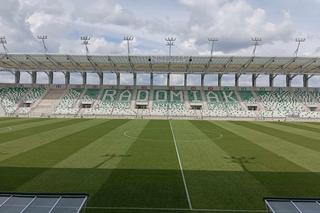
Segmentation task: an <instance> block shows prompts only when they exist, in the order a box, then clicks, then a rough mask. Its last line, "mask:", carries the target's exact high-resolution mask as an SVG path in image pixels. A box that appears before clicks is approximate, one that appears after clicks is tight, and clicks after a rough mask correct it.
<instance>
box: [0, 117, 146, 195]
mask: <svg viewBox="0 0 320 213" xmlns="http://www.w3.org/2000/svg"><path fill="white" fill-rule="evenodd" d="M93 121H97V120H96V119H95V120H93ZM111 122H112V121H111ZM147 122H148V121H145V120H130V121H128V122H127V123H125V124H124V125H122V126H119V127H118V128H116V129H114V130H112V131H111V132H109V133H108V134H106V135H104V136H102V137H101V138H99V139H98V140H96V141H94V142H93V143H91V144H89V145H88V146H86V147H84V148H82V149H81V150H79V151H78V152H76V153H74V154H73V155H71V156H70V157H68V158H66V159H65V160H63V161H60V162H59V163H58V164H56V165H55V166H54V167H53V168H51V169H49V170H46V171H45V172H43V173H41V174H40V175H38V176H37V177H35V178H33V179H32V180H30V181H28V182H27V183H26V184H24V185H23V186H21V187H19V191H30V190H31V191H32V190H33V189H34V188H35V187H37V188H41V189H42V190H44V191H50V192H86V193H88V194H89V195H90V197H89V198H91V197H92V195H93V194H95V193H96V192H97V191H98V190H99V189H100V188H101V185H102V184H104V183H105V182H106V181H107V179H108V177H109V175H110V174H111V172H112V168H116V166H117V164H118V163H119V161H120V160H121V159H122V158H127V157H128V156H126V152H127V150H128V149H129V147H130V146H131V144H132V143H133V142H134V141H135V138H132V137H130V138H129V137H127V136H125V135H123V132H125V131H128V130H129V132H130V133H131V134H135V133H136V134H139V133H140V132H141V131H142V130H143V129H144V127H145V125H146V124H147ZM66 168H67V169H66ZM84 168H86V169H84ZM48 180H51V181H50V184H48V183H47V182H48ZM0 181H1V180H0Z"/></svg>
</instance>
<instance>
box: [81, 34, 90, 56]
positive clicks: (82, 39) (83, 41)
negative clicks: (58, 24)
mask: <svg viewBox="0 0 320 213" xmlns="http://www.w3.org/2000/svg"><path fill="white" fill-rule="evenodd" d="M80 39H81V41H82V44H83V45H84V46H85V47H86V54H87V55H88V54H89V48H88V45H90V43H89V41H90V39H91V38H90V37H89V36H81V37H80Z"/></svg>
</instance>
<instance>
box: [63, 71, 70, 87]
mask: <svg viewBox="0 0 320 213" xmlns="http://www.w3.org/2000/svg"><path fill="white" fill-rule="evenodd" d="M64 83H65V84H66V85H69V84H70V72H65V73H64Z"/></svg>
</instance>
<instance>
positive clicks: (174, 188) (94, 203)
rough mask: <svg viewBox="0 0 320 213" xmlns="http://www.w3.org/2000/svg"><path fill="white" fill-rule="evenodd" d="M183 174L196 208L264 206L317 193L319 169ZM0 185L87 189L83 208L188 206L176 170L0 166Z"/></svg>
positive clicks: (49, 189) (44, 189) (30, 189)
mask: <svg viewBox="0 0 320 213" xmlns="http://www.w3.org/2000/svg"><path fill="white" fill-rule="evenodd" d="M241 159H242V158H241ZM231 160H232V161H233V159H231ZM236 161H237V162H238V158H236ZM241 161H243V160H241ZM45 171H46V173H44V174H46V175H43V176H41V177H35V176H36V175H37V174H41V173H43V172H45ZM185 177H186V182H187V186H188V190H189V193H190V197H191V201H192V205H193V207H194V208H196V209H197V208H198V209H238V210H239V209H249V210H250V209H251V210H254V209H264V204H263V202H262V199H263V197H265V196H277V197H278V196H283V197H319V196H320V184H318V183H319V173H302V172H298V173H295V172H287V173H282V172H236V171H185ZM34 178H35V179H34ZM0 183H1V185H0V191H19V192H44V193H49V192H50V193H58V192H59V193H67V192H77V193H80V192H85V193H89V194H90V198H89V201H88V204H87V206H88V207H139V208H140V207H142V208H182V209H187V208H188V203H187V199H186V194H185V188H184V185H183V182H182V178H181V173H180V171H179V170H143V169H113V170H112V169H58V168H54V169H53V168H50V169H48V168H14V167H12V168H8V167H0ZM86 212H94V213H97V212H146V211H143V210H139V211H138V210H108V211H106V210H101V209H100V210H99V209H88V210H87V211H86ZM152 212H161V211H152Z"/></svg>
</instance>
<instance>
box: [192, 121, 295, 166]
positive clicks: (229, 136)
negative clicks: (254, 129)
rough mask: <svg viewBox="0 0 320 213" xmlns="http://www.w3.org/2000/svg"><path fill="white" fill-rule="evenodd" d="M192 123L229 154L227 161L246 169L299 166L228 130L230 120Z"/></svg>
mask: <svg viewBox="0 0 320 213" xmlns="http://www.w3.org/2000/svg"><path fill="white" fill-rule="evenodd" d="M192 123H193V124H194V125H195V126H196V127H197V128H198V129H200V130H201V131H203V132H204V133H205V134H207V135H208V137H209V138H212V141H213V142H215V143H216V144H217V145H218V146H220V147H221V148H222V149H223V150H225V151H226V152H227V153H228V154H229V156H226V157H225V159H226V161H229V162H230V163H232V162H233V163H237V164H239V165H240V166H241V167H242V168H243V170H244V171H250V170H251V171H270V170H271V171H272V170H273V171H287V170H288V169H291V170H290V171H292V169H295V168H297V169H298V168H299V167H298V166H297V165H295V164H293V163H292V162H290V161H288V160H287V159H285V158H283V157H280V156H279V155H276V154H275V153H273V152H270V151H269V150H266V149H264V148H263V147H261V146H258V145H256V144H253V143H251V141H249V140H248V139H246V138H245V137H243V136H240V135H238V134H235V133H234V132H232V131H230V130H228V129H227V128H225V127H226V125H227V124H228V122H209V121H204V122H200V121H192ZM221 134H222V135H223V138H222V139H219V138H218V136H220V135H221ZM246 162H247V163H246Z"/></svg>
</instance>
